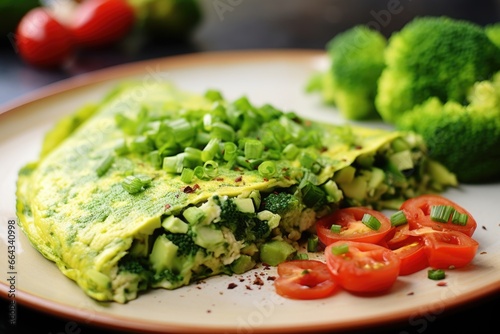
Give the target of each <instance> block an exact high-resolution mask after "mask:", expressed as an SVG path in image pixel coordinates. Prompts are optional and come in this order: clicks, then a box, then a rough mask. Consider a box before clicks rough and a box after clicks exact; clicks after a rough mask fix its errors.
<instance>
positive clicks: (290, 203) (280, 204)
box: [262, 192, 299, 215]
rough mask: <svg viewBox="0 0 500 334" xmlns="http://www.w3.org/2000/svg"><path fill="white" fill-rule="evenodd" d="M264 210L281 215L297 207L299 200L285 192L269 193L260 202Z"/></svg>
mask: <svg viewBox="0 0 500 334" xmlns="http://www.w3.org/2000/svg"><path fill="white" fill-rule="evenodd" d="M262 205H263V206H264V210H269V211H271V212H272V213H277V214H279V215H282V214H284V213H286V212H287V211H292V210H294V209H295V208H296V207H298V206H299V200H298V198H297V197H295V196H294V195H292V194H289V193H286V192H275V193H270V194H269V195H268V196H267V197H266V198H265V200H264V201H263V202H262Z"/></svg>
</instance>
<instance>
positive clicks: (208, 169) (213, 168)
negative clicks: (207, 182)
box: [203, 160, 219, 178]
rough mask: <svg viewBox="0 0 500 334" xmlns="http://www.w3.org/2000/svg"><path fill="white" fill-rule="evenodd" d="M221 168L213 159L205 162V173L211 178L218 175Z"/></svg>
mask: <svg viewBox="0 0 500 334" xmlns="http://www.w3.org/2000/svg"><path fill="white" fill-rule="evenodd" d="M218 169H219V164H218V163H217V162H215V161H213V160H209V161H206V162H205V163H204V164H203V170H204V172H205V175H207V176H208V177H210V178H214V177H216V176H217V173H218Z"/></svg>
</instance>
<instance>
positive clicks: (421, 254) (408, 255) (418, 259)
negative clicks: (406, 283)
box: [392, 236, 429, 276]
mask: <svg viewBox="0 0 500 334" xmlns="http://www.w3.org/2000/svg"><path fill="white" fill-rule="evenodd" d="M392 251H393V252H394V253H395V254H396V255H397V256H398V257H399V259H400V260H401V264H400V267H399V275H400V276H405V275H410V274H413V273H416V272H417V271H420V270H423V269H425V268H427V267H428V266H429V261H428V260H427V254H426V249H425V243H424V240H423V239H422V238H420V237H412V236H408V238H407V239H406V240H405V244H399V247H398V248H395V249H393V250H392Z"/></svg>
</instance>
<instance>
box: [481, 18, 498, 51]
mask: <svg viewBox="0 0 500 334" xmlns="http://www.w3.org/2000/svg"><path fill="white" fill-rule="evenodd" d="M484 31H485V32H486V35H487V36H488V38H489V39H490V40H491V41H492V42H493V43H494V44H495V45H496V46H498V47H499V48H500V22H497V23H494V24H489V25H487V26H486V27H485V28H484Z"/></svg>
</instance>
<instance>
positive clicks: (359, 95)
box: [313, 25, 387, 120]
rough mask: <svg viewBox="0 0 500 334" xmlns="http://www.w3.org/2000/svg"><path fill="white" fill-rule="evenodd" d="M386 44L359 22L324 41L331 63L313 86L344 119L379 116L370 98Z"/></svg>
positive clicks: (379, 70)
mask: <svg viewBox="0 0 500 334" xmlns="http://www.w3.org/2000/svg"><path fill="white" fill-rule="evenodd" d="M386 43H387V40H386V38H385V37H384V36H383V35H382V34H381V33H380V32H378V31H376V30H372V29H370V28H368V27H366V26H362V25H359V26H355V27H354V28H351V29H349V30H346V31H345V32H342V33H340V34H338V35H336V36H335V37H334V38H333V39H331V40H330V41H329V42H328V44H327V50H328V55H329V58H330V62H331V66H330V69H329V70H328V71H327V72H326V73H324V74H323V78H322V79H320V81H319V82H318V81H317V84H319V86H318V87H317V88H319V90H321V91H322V93H323V98H324V100H325V102H327V103H333V104H335V105H336V106H337V107H338V109H339V111H340V112H341V114H342V115H343V116H344V117H345V118H347V119H352V120H361V119H373V118H377V117H379V115H378V113H377V111H376V109H375V105H374V99H375V95H376V92H377V80H378V78H379V76H380V73H381V72H382V70H383V69H384V67H385V62H384V50H385V47H386ZM316 79H318V78H316ZM313 89H314V88H313Z"/></svg>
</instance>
